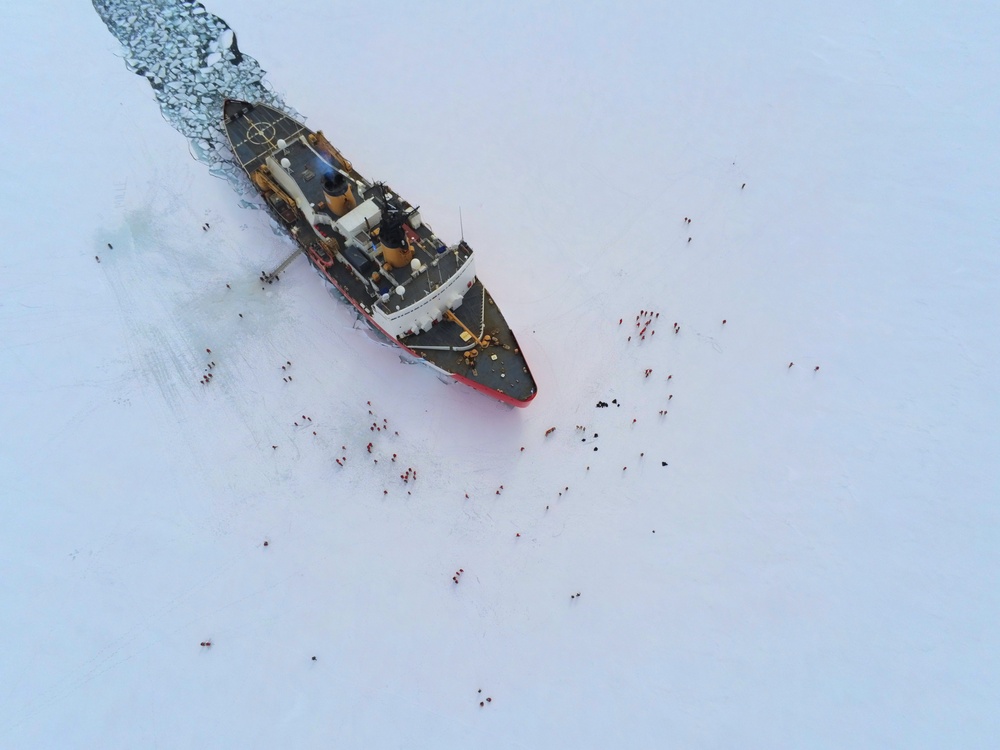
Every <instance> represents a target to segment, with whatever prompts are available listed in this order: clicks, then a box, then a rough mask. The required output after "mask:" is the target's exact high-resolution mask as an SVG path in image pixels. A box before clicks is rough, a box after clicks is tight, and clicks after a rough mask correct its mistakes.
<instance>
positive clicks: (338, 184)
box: [323, 172, 358, 218]
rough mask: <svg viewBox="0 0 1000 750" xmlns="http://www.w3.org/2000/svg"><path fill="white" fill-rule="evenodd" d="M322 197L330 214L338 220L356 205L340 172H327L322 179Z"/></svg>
mask: <svg viewBox="0 0 1000 750" xmlns="http://www.w3.org/2000/svg"><path fill="white" fill-rule="evenodd" d="M323 196H324V197H325V198H326V207H327V208H329V209H330V213H332V214H333V215H334V216H336V217H338V218H339V217H341V216H343V215H344V214H346V213H348V212H349V211H350V210H351V209H352V208H354V207H355V206H357V205H358V204H357V201H355V200H354V193H352V192H351V186H350V184H348V182H347V178H346V177H344V175H343V174H342V173H340V172H327V174H326V175H325V176H324V177H323Z"/></svg>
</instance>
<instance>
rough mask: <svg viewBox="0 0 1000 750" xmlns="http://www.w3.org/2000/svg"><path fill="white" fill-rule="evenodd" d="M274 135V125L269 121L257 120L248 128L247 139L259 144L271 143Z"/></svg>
mask: <svg viewBox="0 0 1000 750" xmlns="http://www.w3.org/2000/svg"><path fill="white" fill-rule="evenodd" d="M274 136H275V130H274V125H272V124H271V123H269V122H255V123H253V124H252V125H251V126H250V127H249V128H247V140H248V141H250V143H253V144H255V145H257V146H264V145H266V144H268V143H270V142H271V139H273V138H274Z"/></svg>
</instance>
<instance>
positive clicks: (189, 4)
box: [94, 0, 298, 194]
mask: <svg viewBox="0 0 1000 750" xmlns="http://www.w3.org/2000/svg"><path fill="white" fill-rule="evenodd" d="M94 9H95V10H96V11H97V13H98V15H100V17H101V19H102V20H103V21H104V23H105V24H106V25H107V27H108V30H109V31H110V32H111V33H112V34H114V36H115V37H116V38H117V39H118V41H119V42H121V44H122V47H123V50H124V57H125V64H126V65H127V67H128V69H129V70H131V71H132V72H134V73H136V74H137V75H141V76H144V77H145V78H146V79H147V80H148V81H149V83H150V85H151V86H152V87H153V90H154V91H155V92H156V99H157V101H158V102H159V104H160V111H161V112H162V113H163V117H164V118H165V119H166V120H167V122H169V123H170V124H171V125H172V126H173V127H174V128H175V129H176V130H177V131H178V132H180V133H181V134H183V135H184V136H186V137H187V139H188V142H189V144H190V149H191V153H192V155H193V156H194V157H195V158H196V159H197V160H198V161H200V162H203V163H205V164H207V165H208V166H209V171H210V172H211V173H212V174H214V175H216V176H218V177H222V178H224V179H226V180H228V181H229V183H230V184H231V185H232V186H233V187H234V188H235V189H236V190H237V191H238V192H239V193H240V194H245V193H246V192H247V191H249V190H250V185H249V183H248V182H247V180H246V179H245V178H244V176H243V172H242V170H241V169H240V168H239V167H238V166H236V164H235V163H234V161H233V158H232V154H231V153H230V150H229V144H228V142H227V141H226V136H225V133H224V132H223V131H222V128H221V123H220V120H221V117H222V103H223V101H224V100H225V99H227V98H232V99H245V100H247V101H253V102H257V101H259V102H266V103H267V104H271V105H274V106H276V107H279V108H281V109H283V110H285V111H286V112H289V113H290V114H292V115H295V116H298V115H297V113H296V112H295V111H294V110H292V109H290V108H289V107H288V106H286V105H285V103H284V102H283V101H282V99H281V97H280V96H278V95H277V94H276V93H275V92H274V91H273V90H272V89H271V87H270V86H269V85H268V84H267V82H266V81H265V80H264V71H263V70H262V69H261V67H260V65H259V64H258V63H257V61H256V60H254V59H253V58H252V57H250V56H249V55H245V54H243V53H242V52H240V50H239V47H238V46H237V43H236V34H235V33H233V30H232V29H230V28H229V26H227V25H226V22H225V21H223V20H222V19H221V18H218V17H217V16H214V15H212V14H211V13H209V12H208V11H206V10H205V7H204V6H203V5H202V4H201V3H199V2H194V1H192V0H125V1H124V2H122V1H121V0H117V1H116V0H94Z"/></svg>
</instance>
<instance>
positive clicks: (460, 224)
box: [458, 206, 465, 245]
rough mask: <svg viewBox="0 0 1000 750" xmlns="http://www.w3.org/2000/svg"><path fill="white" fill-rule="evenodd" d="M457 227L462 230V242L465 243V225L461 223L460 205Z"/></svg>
mask: <svg viewBox="0 0 1000 750" xmlns="http://www.w3.org/2000/svg"><path fill="white" fill-rule="evenodd" d="M458 227H459V229H460V230H461V232H462V244H463V245H464V244H465V225H464V224H462V207H461V206H459V207H458Z"/></svg>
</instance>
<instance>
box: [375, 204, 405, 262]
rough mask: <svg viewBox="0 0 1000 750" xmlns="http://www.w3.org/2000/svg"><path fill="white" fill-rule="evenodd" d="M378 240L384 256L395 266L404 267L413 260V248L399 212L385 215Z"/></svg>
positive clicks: (386, 260)
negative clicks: (407, 237)
mask: <svg viewBox="0 0 1000 750" xmlns="http://www.w3.org/2000/svg"><path fill="white" fill-rule="evenodd" d="M378 241H379V249H380V250H381V251H382V257H383V258H384V259H385V262H386V263H388V264H389V265H390V266H392V267H393V268H404V267H406V266H408V265H409V264H410V261H411V260H413V248H412V247H410V245H409V243H408V242H407V241H406V232H404V231H403V217H402V215H401V214H399V213H398V212H393V213H389V214H388V215H386V216H384V217H383V219H382V226H381V228H380V229H379V234H378Z"/></svg>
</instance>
